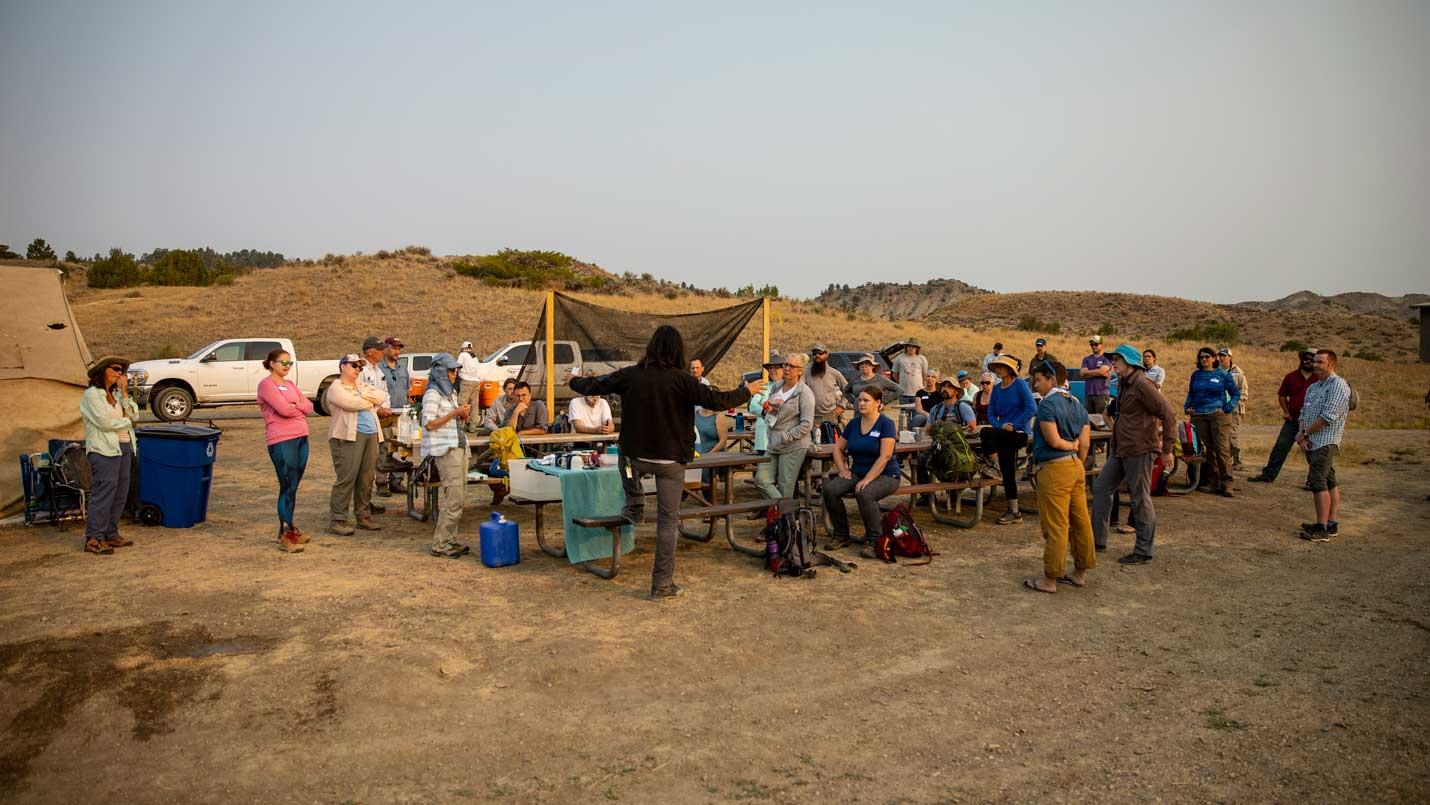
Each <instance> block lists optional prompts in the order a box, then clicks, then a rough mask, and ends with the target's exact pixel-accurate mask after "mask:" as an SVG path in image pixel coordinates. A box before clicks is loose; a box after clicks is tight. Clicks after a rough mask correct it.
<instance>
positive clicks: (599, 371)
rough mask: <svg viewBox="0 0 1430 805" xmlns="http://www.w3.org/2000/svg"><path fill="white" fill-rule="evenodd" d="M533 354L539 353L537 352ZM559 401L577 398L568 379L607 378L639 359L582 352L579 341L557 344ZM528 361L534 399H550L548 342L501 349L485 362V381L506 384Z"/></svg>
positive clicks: (610, 352) (608, 352)
mask: <svg viewBox="0 0 1430 805" xmlns="http://www.w3.org/2000/svg"><path fill="white" fill-rule="evenodd" d="M533 350H535V351H534V352H533ZM554 353H555V368H556V398H557V399H558V400H566V399H570V398H571V397H574V396H575V392H573V391H571V387H570V386H568V385H566V379H567V378H569V377H570V376H571V375H572V374H580V375H604V374H608V373H610V372H614V371H616V370H617V369H621V368H624V367H626V366H630V365H631V364H633V363H635V358H634V357H632V356H630V355H626V354H624V353H623V352H621V351H619V350H599V349H586V350H583V349H581V347H580V345H579V344H577V343H576V342H575V341H557V342H556V344H555V350H554ZM528 360H530V361H531V366H529V367H528V368H527V372H526V376H525V377H524V378H523V379H524V380H526V382H528V383H530V384H531V396H532V397H533V398H534V399H538V400H544V399H546V342H545V341H512V342H510V343H508V344H504V345H503V346H501V347H499V348H498V349H497V350H496V351H495V352H492V353H491V354H490V355H487V356H486V357H485V358H482V359H481V364H480V370H479V371H480V372H481V378H482V380H491V381H495V382H498V383H500V382H503V381H505V380H506V379H507V378H508V377H517V376H518V375H520V374H521V367H522V364H524V363H526V362H527V361H528Z"/></svg>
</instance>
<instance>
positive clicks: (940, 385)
mask: <svg viewBox="0 0 1430 805" xmlns="http://www.w3.org/2000/svg"><path fill="white" fill-rule="evenodd" d="M944 386H948V387H949V388H951V389H956V388H958V384H957V383H955V382H953V381H952V380H949V379H948V378H946V377H945V378H944V379H942V380H940V381H938V386H937V387H938V388H943V387H944Z"/></svg>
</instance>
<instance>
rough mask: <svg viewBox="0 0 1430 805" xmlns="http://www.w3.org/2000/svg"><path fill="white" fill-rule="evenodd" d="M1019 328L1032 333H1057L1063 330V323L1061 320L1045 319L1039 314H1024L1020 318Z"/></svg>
mask: <svg viewBox="0 0 1430 805" xmlns="http://www.w3.org/2000/svg"><path fill="white" fill-rule="evenodd" d="M1018 329H1019V330H1026V331H1028V332H1030V333H1047V334H1048V335H1057V334H1059V333H1061V332H1062V331H1063V325H1062V323H1061V322H1056V321H1043V320H1042V319H1040V318H1038V317H1037V316H1024V317H1022V318H1021V319H1018Z"/></svg>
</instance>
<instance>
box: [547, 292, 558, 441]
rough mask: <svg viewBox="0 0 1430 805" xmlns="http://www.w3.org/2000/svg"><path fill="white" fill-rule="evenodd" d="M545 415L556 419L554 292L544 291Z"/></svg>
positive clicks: (550, 418)
mask: <svg viewBox="0 0 1430 805" xmlns="http://www.w3.org/2000/svg"><path fill="white" fill-rule="evenodd" d="M546 416H547V418H548V419H549V420H550V421H552V422H555V421H556V292H555V291H547V292H546Z"/></svg>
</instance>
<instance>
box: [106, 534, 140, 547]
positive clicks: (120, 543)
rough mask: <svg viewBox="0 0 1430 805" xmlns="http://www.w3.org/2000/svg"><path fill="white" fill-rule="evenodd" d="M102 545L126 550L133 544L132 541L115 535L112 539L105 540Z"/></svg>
mask: <svg viewBox="0 0 1430 805" xmlns="http://www.w3.org/2000/svg"><path fill="white" fill-rule="evenodd" d="M104 544H105V545H108V546H109V547H111V548H128V547H129V546H131V545H133V544H134V540H132V539H125V538H124V537H121V536H119V535H117V534H116V535H115V536H114V537H113V538H112V539H107V540H105V541H104Z"/></svg>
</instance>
